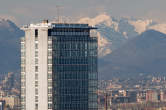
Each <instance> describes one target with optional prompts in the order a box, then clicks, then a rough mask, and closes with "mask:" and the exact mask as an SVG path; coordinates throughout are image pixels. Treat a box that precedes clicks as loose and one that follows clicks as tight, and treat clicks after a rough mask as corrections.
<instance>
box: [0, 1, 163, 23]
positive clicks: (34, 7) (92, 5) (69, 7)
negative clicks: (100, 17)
mask: <svg viewBox="0 0 166 110" xmlns="http://www.w3.org/2000/svg"><path fill="white" fill-rule="evenodd" d="M57 5H60V6H62V7H63V8H61V11H60V12H61V15H63V16H70V17H74V18H78V17H84V16H90V17H94V16H96V15H97V14H100V13H103V12H106V13H108V14H110V15H111V16H115V17H120V16H131V17H135V18H150V19H153V20H157V21H160V22H166V0H0V16H2V17H9V18H11V19H13V20H14V21H15V22H16V23H17V24H18V25H23V24H27V23H31V22H37V21H40V20H42V19H47V18H48V19H52V18H54V17H56V16H57V10H56V6H57Z"/></svg>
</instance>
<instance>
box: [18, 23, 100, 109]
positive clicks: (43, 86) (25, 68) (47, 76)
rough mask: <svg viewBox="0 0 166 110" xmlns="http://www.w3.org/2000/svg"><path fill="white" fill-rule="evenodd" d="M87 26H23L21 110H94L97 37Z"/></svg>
mask: <svg viewBox="0 0 166 110" xmlns="http://www.w3.org/2000/svg"><path fill="white" fill-rule="evenodd" d="M92 29H96V28H94V27H91V26H89V25H88V24H67V23H50V22H48V21H47V20H45V21H43V22H42V23H39V24H31V25H28V26H24V27H23V30H24V31H25V37H22V38H21V110H97V109H98V103H97V98H98V96H97V89H98V84H97V83H98V70H97V68H98V65H97V48H98V46H97V37H95V36H91V35H90V32H91V30H92Z"/></svg>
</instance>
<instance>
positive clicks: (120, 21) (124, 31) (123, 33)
mask: <svg viewBox="0 0 166 110" xmlns="http://www.w3.org/2000/svg"><path fill="white" fill-rule="evenodd" d="M78 22H79V23H88V24H89V25H92V26H96V27H97V28H98V29H97V31H96V32H95V33H96V35H97V36H98V39H99V42H98V44H99V56H100V57H103V56H105V55H108V54H111V52H112V51H114V50H116V49H118V48H119V47H121V46H122V45H123V44H124V43H126V42H127V41H128V40H129V39H131V38H134V37H136V36H138V35H140V34H141V33H143V32H145V31H147V30H150V29H153V30H156V31H159V32H162V33H165V34H166V24H160V23H157V22H154V21H153V20H151V19H133V18H128V17H121V18H114V17H112V16H110V15H108V14H105V13H104V14H100V15H98V16H96V17H94V18H89V17H85V18H81V19H80V20H79V21H78Z"/></svg>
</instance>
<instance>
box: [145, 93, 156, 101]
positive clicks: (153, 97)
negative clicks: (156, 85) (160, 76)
mask: <svg viewBox="0 0 166 110" xmlns="http://www.w3.org/2000/svg"><path fill="white" fill-rule="evenodd" d="M146 101H149V102H157V101H158V93H157V92H156V91H154V90H147V91H146Z"/></svg>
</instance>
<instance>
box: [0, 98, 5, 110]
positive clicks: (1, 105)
mask: <svg viewBox="0 0 166 110" xmlns="http://www.w3.org/2000/svg"><path fill="white" fill-rule="evenodd" d="M5 104H6V103H5V101H4V100H0V110H5Z"/></svg>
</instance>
